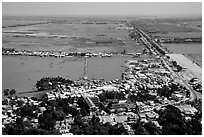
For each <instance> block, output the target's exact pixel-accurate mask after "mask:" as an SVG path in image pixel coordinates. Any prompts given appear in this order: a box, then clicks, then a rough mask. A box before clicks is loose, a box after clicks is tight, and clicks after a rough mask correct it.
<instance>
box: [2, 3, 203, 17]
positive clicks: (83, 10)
mask: <svg viewBox="0 0 204 137" xmlns="http://www.w3.org/2000/svg"><path fill="white" fill-rule="evenodd" d="M2 5H3V6H2V13H3V15H159V14H162V15H166V14H176V15H179V14H199V15H201V14H202V3H201V2H197V3H196V2H185V3H184V2H183V3H182V2H180V3H178V2H171V3H167V2H164V3H159V2H153V3H151V2H143V3H142V2H135V3H128V2H127V3H125V2H117V3H116V2H112V3H110V2H108V3H105V2H104V3H99V2H96V3H91V2H86V3H79V2H77V3H71V2H66V3H65V2H59V3H51V2H49V3H42V2H32V3H31V2H27V3H26V2H3V4H2Z"/></svg>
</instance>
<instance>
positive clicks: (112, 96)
mask: <svg viewBox="0 0 204 137" xmlns="http://www.w3.org/2000/svg"><path fill="white" fill-rule="evenodd" d="M98 97H99V100H100V101H101V102H104V101H106V100H107V99H118V100H120V99H125V94H124V93H122V92H118V91H112V92H109V91H103V92H102V93H101V94H99V95H98Z"/></svg>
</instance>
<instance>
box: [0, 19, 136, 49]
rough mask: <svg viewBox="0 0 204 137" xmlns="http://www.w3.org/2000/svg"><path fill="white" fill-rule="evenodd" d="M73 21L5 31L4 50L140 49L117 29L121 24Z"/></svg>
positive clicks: (125, 34)
mask: <svg viewBox="0 0 204 137" xmlns="http://www.w3.org/2000/svg"><path fill="white" fill-rule="evenodd" d="M6 21H8V20H6ZM6 21H4V22H6ZM9 21H10V20H9ZM72 21H73V22H72ZM75 21H76V20H73V19H72V20H71V21H70V20H68V19H67V20H63V21H56V20H55V21H51V22H52V23H50V24H39V25H33V26H20V27H8V28H4V29H3V38H2V41H3V47H8V48H16V49H18V50H21V49H22V50H23V49H27V50H29V49H30V50H63V51H77V50H78V49H80V50H83V51H90V52H95V51H98V49H100V50H99V51H98V52H101V51H104V49H105V52H107V51H109V52H111V51H116V52H117V51H119V52H121V51H123V50H124V49H126V50H129V51H132V50H138V49H140V46H139V45H138V44H137V43H135V42H134V41H131V40H130V39H129V38H128V34H129V31H128V30H126V29H118V27H119V25H120V24H121V23H122V22H123V21H117V20H109V21H106V20H105V21H106V22H105V21H103V22H104V23H103V22H102V21H100V20H99V21H95V22H93V21H92V19H89V20H88V21H84V20H83V19H81V20H80V21H79V22H77V23H76V22H75ZM87 22H89V23H90V24H89V23H87ZM98 22H99V23H98ZM101 22H102V23H101ZM24 23H26V22H24ZM92 23H93V24H92ZM123 25H125V24H123ZM101 49H103V50H101Z"/></svg>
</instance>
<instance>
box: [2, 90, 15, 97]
mask: <svg viewBox="0 0 204 137" xmlns="http://www.w3.org/2000/svg"><path fill="white" fill-rule="evenodd" d="M3 94H4V96H9V95H10V96H12V95H15V94H16V90H15V89H11V90H9V89H4V91H3Z"/></svg>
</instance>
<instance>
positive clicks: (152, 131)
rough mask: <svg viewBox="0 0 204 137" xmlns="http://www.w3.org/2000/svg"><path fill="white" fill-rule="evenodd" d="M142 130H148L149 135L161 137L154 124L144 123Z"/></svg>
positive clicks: (160, 132) (158, 129) (159, 130)
mask: <svg viewBox="0 0 204 137" xmlns="http://www.w3.org/2000/svg"><path fill="white" fill-rule="evenodd" d="M144 128H145V129H146V130H148V132H149V133H150V134H151V135H161V134H162V131H161V129H160V128H158V127H156V125H155V124H154V123H152V122H151V121H150V122H148V123H145V124H144Z"/></svg>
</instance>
